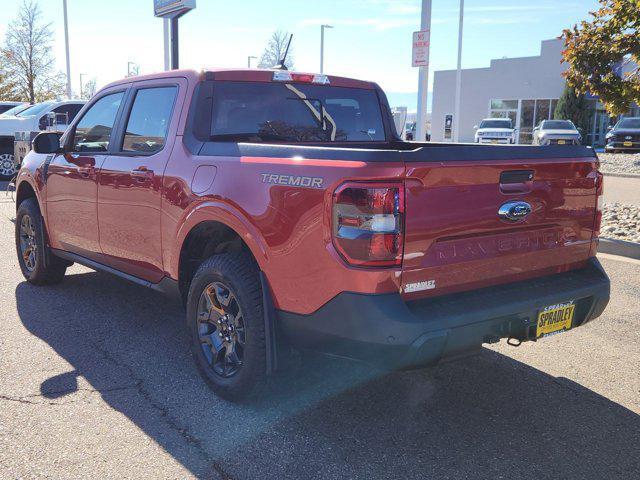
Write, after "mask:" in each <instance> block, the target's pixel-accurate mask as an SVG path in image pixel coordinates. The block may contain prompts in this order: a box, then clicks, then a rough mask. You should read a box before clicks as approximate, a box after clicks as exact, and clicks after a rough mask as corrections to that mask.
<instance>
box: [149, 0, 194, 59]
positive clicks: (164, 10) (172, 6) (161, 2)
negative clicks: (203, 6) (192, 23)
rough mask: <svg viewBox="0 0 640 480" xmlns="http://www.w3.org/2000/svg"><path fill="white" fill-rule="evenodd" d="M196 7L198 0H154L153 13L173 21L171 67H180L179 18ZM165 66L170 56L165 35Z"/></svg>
mask: <svg viewBox="0 0 640 480" xmlns="http://www.w3.org/2000/svg"><path fill="white" fill-rule="evenodd" d="M194 8H196V0H153V13H154V15H155V16H156V17H159V18H162V19H164V20H165V21H167V20H169V21H170V22H171V69H172V70H177V69H178V68H180V61H179V57H178V56H179V48H178V19H179V18H180V17H181V16H182V15H184V14H185V13H187V12H189V11H190V10H193V9H194ZM164 48H165V52H164V55H165V67H166V58H167V56H168V51H167V50H168V45H167V42H166V35H165V46H164Z"/></svg>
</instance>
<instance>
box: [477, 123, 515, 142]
mask: <svg viewBox="0 0 640 480" xmlns="http://www.w3.org/2000/svg"><path fill="white" fill-rule="evenodd" d="M473 128H474V129H475V130H476V135H475V142H476V143H504V144H513V143H517V142H518V136H517V133H516V129H515V128H514V127H513V122H512V121H511V119H510V118H485V119H484V120H482V122H480V126H478V125H476V126H475V127H473Z"/></svg>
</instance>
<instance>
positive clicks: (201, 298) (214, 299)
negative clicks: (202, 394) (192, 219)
mask: <svg viewBox="0 0 640 480" xmlns="http://www.w3.org/2000/svg"><path fill="white" fill-rule="evenodd" d="M187 326H188V329H189V339H190V342H191V352H192V354H193V357H194V360H195V362H196V365H197V367H198V370H199V372H200V374H201V375H202V377H203V378H204V380H205V381H206V382H207V384H208V385H209V386H210V387H211V389H212V390H213V391H214V392H215V393H216V394H217V395H219V396H220V397H222V398H225V399H227V400H231V401H239V400H242V399H244V398H246V397H248V396H249V395H250V394H251V393H255V392H256V391H258V390H259V389H261V388H262V387H263V386H264V384H265V382H266V347H265V332H264V319H263V305H262V287H261V285H260V279H259V275H258V268H257V266H256V264H255V262H254V261H253V259H252V258H251V257H250V256H249V255H247V254H243V253H223V254H219V255H214V256H213V257H211V258H209V259H208V260H205V261H204V262H203V263H202V265H200V267H199V268H198V271H197V272H196V274H195V275H194V277H193V280H192V281H191V286H190V288H189V295H188V297H187Z"/></svg>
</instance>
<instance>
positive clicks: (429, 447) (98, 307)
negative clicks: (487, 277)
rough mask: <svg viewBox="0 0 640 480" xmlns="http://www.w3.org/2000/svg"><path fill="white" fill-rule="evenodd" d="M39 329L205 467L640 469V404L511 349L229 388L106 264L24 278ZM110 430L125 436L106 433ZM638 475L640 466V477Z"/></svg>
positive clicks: (317, 371) (71, 381)
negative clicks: (50, 277) (265, 386)
mask: <svg viewBox="0 0 640 480" xmlns="http://www.w3.org/2000/svg"><path fill="white" fill-rule="evenodd" d="M16 300H17V307H18V312H19V315H20V318H21V321H22V322H23V324H24V326H25V327H26V328H27V329H28V331H29V332H31V333H32V334H33V335H35V336H36V337H38V338H40V339H42V340H43V341H45V342H46V343H47V344H48V345H50V346H51V347H52V348H53V349H54V350H55V351H56V353H57V354H58V355H60V356H61V357H62V358H64V359H65V360H66V361H67V362H69V364H70V365H72V370H71V371H69V372H64V373H61V374H58V375H55V376H53V377H51V378H48V379H46V380H45V381H44V382H43V383H42V384H41V387H40V388H41V394H42V395H43V396H44V397H46V398H48V399H51V400H52V401H55V399H57V398H60V397H64V396H66V395H73V394H74V393H75V392H76V391H77V389H78V377H83V378H84V379H86V380H87V381H88V382H89V383H90V384H91V386H92V388H94V389H95V390H97V392H98V393H99V394H100V395H101V396H102V398H103V399H104V401H105V402H106V403H107V404H108V405H109V406H110V407H112V408H113V409H115V410H116V411H118V412H120V413H122V414H123V415H125V416H126V417H127V418H129V419H130V420H131V421H132V422H134V424H135V425H136V426H137V427H138V428H140V429H141V430H142V431H143V432H144V433H146V434H147V435H148V436H149V437H151V438H152V439H153V440H154V441H155V442H157V443H158V444H159V445H161V446H162V447H163V448H164V449H165V450H166V451H167V452H169V453H170V454H171V455H172V456H173V457H174V458H175V459H177V460H178V461H179V462H181V463H182V464H183V465H184V466H185V467H187V468H188V469H189V470H190V471H191V472H193V473H194V475H196V476H198V477H208V476H213V475H216V474H218V475H227V476H229V477H232V478H261V479H264V478H334V477H335V478H367V479H369V478H403V479H404V478H413V477H417V478H431V477H438V478H445V477H446V478H467V477H468V478H479V477H483V478H498V477H503V478H536V479H540V478H618V477H619V478H631V477H634V475H636V474H637V472H638V469H639V468H640V464H639V460H638V458H639V457H638V455H637V453H638V450H637V446H638V445H639V444H640V433H639V432H640V416H638V415H636V414H635V413H633V412H632V411H630V410H628V409H626V408H624V407H622V406H620V405H618V404H616V403H615V402H612V401H610V400H609V399H607V398H605V397H603V396H600V395H598V394H596V393H594V392H593V391H591V390H588V389H586V388H584V387H582V386H580V385H578V384H576V383H574V382H572V381H570V380H568V379H559V378H555V377H552V376H549V375H547V374H545V373H543V372H541V371H539V370H536V369H534V368H531V367H529V366H527V365H526V364H523V363H520V362H517V361H515V360H513V359H511V358H509V357H507V356H504V355H501V354H499V353H496V352H493V351H489V350H485V351H484V352H483V353H482V354H481V355H480V356H478V357H474V358H469V359H465V360H461V361H458V362H455V363H450V364H445V365H442V366H440V367H438V368H436V369H430V370H420V371H411V372H398V373H384V372H378V371H372V370H370V369H368V368H366V367H363V366H358V365H353V364H350V363H345V362H342V361H338V360H328V359H327V360H324V361H321V362H314V363H313V364H312V365H311V366H310V367H308V368H306V369H299V370H296V371H293V372H289V373H285V374H282V375H279V376H277V377H276V378H275V381H274V385H273V387H272V391H271V394H270V395H268V396H266V397H265V398H261V399H256V400H254V401H252V402H248V403H245V404H240V405H233V404H230V403H227V402H224V401H222V400H220V399H218V398H217V397H216V396H215V395H214V394H213V393H212V392H211V391H210V390H208V388H207V387H206V386H205V385H204V384H203V382H202V381H201V380H200V377H199V376H198V374H197V372H196V369H195V366H194V365H193V363H192V361H191V357H190V353H189V349H188V345H187V339H186V335H185V333H184V328H183V326H184V325H183V323H184V313H183V311H182V309H181V308H180V306H178V305H175V304H173V303H171V301H169V300H166V299H164V298H163V297H161V296H159V295H158V294H156V293H154V292H151V291H148V290H146V289H144V288H142V287H138V286H135V285H131V284H128V283H125V282H123V281H121V280H119V279H116V278H113V277H111V276H108V275H106V274H100V273H79V274H74V275H68V276H67V278H66V280H65V282H64V283H62V284H61V285H57V286H54V287H48V288H46V289H42V288H37V287H33V286H31V285H30V284H27V283H21V284H19V285H18V286H17V288H16ZM104 441H105V442H108V441H109V438H105V439H104ZM633 472H636V473H635V474H634V473H633Z"/></svg>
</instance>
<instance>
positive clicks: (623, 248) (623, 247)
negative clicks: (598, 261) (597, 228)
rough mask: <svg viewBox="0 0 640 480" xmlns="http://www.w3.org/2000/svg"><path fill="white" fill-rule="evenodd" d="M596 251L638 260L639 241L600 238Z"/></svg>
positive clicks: (639, 258) (639, 253) (639, 254)
mask: <svg viewBox="0 0 640 480" xmlns="http://www.w3.org/2000/svg"><path fill="white" fill-rule="evenodd" d="M598 252H599V253H608V254H609V255H619V256H621V257H627V258H633V259H636V260H640V243H636V242H627V241H625V240H614V239H612V238H600V242H599V244H598Z"/></svg>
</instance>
